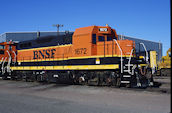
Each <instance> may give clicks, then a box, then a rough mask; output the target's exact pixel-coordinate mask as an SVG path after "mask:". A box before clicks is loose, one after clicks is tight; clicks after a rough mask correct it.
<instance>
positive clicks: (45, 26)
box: [0, 0, 171, 55]
mask: <svg viewBox="0 0 172 113" xmlns="http://www.w3.org/2000/svg"><path fill="white" fill-rule="evenodd" d="M0 14H1V16H0V34H1V33H4V32H14V31H38V30H39V31H56V28H55V27H52V25H53V24H63V25H64V27H63V28H61V29H60V30H61V31H64V30H70V31H74V30H75V29H76V28H79V27H85V26H90V25H100V26H104V25H105V24H109V25H110V26H111V27H113V28H114V29H116V31H117V33H118V34H123V35H126V36H131V37H136V38H141V39H145V40H151V41H156V42H159V41H160V42H161V43H162V44H163V55H165V53H166V50H167V49H168V48H169V47H171V36H170V35H171V31H170V29H171V26H170V19H171V17H170V0H0Z"/></svg>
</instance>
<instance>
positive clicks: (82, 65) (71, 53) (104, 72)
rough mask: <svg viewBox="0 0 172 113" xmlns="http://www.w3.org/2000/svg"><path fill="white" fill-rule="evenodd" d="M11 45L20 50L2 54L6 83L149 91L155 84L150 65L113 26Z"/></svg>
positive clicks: (98, 27)
mask: <svg viewBox="0 0 172 113" xmlns="http://www.w3.org/2000/svg"><path fill="white" fill-rule="evenodd" d="M0 45H3V43H0ZM11 45H12V46H14V48H16V49H14V50H13V51H14V52H11V53H9V55H8V56H7V55H6V56H3V54H1V56H3V59H5V58H6V61H4V60H3V59H2V57H0V58H1V62H2V63H1V69H2V68H3V71H2V70H1V76H2V77H3V78H4V79H6V78H7V77H10V78H11V79H25V80H32V81H47V82H60V83H61V82H63V83H64V82H65V83H66V82H67V83H74V84H88V85H114V86H127V87H147V86H150V85H152V83H153V78H152V75H150V72H148V69H147V65H148V61H147V60H146V59H145V58H144V57H140V56H136V54H135V42H134V41H132V40H119V39H118V35H117V33H116V31H115V30H114V29H112V28H111V27H109V26H89V27H83V28H78V29H76V30H75V32H74V33H66V34H64V35H58V36H46V37H40V38H38V39H35V40H29V41H23V42H20V43H18V44H11ZM0 51H5V52H6V51H7V50H5V49H4V48H0ZM5 52H4V53H5ZM12 54H13V55H12ZM14 57H15V58H14ZM9 58H10V59H9ZM7 59H9V60H10V64H9V62H7V61H8V60H7ZM5 62H7V63H6V64H5ZM2 64H3V65H2ZM7 67H8V70H7ZM5 69H6V70H5Z"/></svg>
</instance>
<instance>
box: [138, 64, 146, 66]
mask: <svg viewBox="0 0 172 113" xmlns="http://www.w3.org/2000/svg"><path fill="white" fill-rule="evenodd" d="M139 65H140V66H147V65H148V64H139Z"/></svg>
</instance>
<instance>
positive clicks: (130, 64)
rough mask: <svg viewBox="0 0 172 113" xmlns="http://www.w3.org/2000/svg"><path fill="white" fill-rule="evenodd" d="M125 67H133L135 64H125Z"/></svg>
mask: <svg viewBox="0 0 172 113" xmlns="http://www.w3.org/2000/svg"><path fill="white" fill-rule="evenodd" d="M125 66H133V64H125Z"/></svg>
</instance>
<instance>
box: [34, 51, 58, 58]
mask: <svg viewBox="0 0 172 113" xmlns="http://www.w3.org/2000/svg"><path fill="white" fill-rule="evenodd" d="M55 51H56V49H46V50H38V51H37V50H36V51H33V54H34V56H33V59H42V58H54V54H55Z"/></svg>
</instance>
